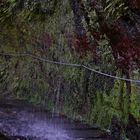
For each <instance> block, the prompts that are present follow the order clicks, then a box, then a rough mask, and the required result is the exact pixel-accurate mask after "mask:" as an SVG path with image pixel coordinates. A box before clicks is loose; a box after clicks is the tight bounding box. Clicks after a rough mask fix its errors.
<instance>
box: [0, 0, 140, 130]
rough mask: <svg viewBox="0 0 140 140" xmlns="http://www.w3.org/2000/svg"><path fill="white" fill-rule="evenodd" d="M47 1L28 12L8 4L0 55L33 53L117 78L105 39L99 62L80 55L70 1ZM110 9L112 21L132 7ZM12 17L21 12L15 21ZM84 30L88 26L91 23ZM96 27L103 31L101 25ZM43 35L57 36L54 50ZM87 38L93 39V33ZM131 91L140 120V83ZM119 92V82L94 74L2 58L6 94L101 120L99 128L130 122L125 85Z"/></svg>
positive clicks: (0, 83)
mask: <svg viewBox="0 0 140 140" xmlns="http://www.w3.org/2000/svg"><path fill="white" fill-rule="evenodd" d="M47 2H48V1H46V3H42V2H41V3H40V1H37V2H36V3H33V2H32V3H31V4H29V5H28V6H27V5H26V7H24V8H18V3H17V1H15V0H12V1H4V2H3V4H2V5H3V6H2V8H0V31H1V34H0V44H1V46H0V52H3V53H32V54H34V55H37V56H39V57H42V58H45V59H49V60H54V61H60V62H67V63H80V64H84V65H88V66H89V67H91V68H94V69H96V70H98V71H103V72H105V73H108V74H111V75H117V74H118V73H119V72H118V71H116V70H115V69H116V67H115V62H114V59H113V57H112V52H111V48H110V45H109V41H108V40H107V38H106V36H103V37H102V38H103V39H101V40H100V41H98V43H99V46H97V53H98V59H97V60H96V61H95V60H94V59H93V56H92V55H90V54H89V55H87V56H84V57H79V55H78V54H77V53H75V52H74V51H73V50H72V46H71V47H70V46H69V45H68V42H67V41H66V37H65V33H69V34H72V35H73V34H74V27H73V15H72V14H71V9H70V7H69V5H68V4H67V3H66V1H65V0H62V1H59V3H58V5H57V6H56V7H54V2H55V0H53V1H49V2H52V3H47ZM50 5H51V6H50ZM105 7H106V8H105V10H106V12H107V13H108V15H107V17H110V16H111V17H112V18H113V17H115V18H119V17H120V16H121V15H122V14H123V12H124V11H125V10H126V9H127V8H126V7H125V5H124V4H123V3H122V1H121V0H117V1H112V0H108V1H106V5H105ZM115 8H116V9H117V10H114V9H115ZM17 9H18V10H17ZM122 9H123V10H122ZM52 10H53V11H52ZM48 11H50V13H49V12H48ZM51 11H52V12H51ZM64 11H65V12H64ZM13 13H16V14H15V16H14V17H13ZM46 13H47V14H46ZM93 13H94V12H93V11H92V12H91V13H90V14H89V16H91V18H93V19H92V20H91V23H90V24H91V26H93V25H94V23H95V22H96V21H97V19H96V18H95V13H94V15H92V14H93ZM41 19H43V20H41ZM3 24H5V25H7V26H3ZM11 25H12V26H11ZM84 26H85V27H86V28H87V25H84ZM96 27H97V28H98V24H96ZM97 30H98V29H97ZM43 33H48V34H49V35H51V37H52V38H53V41H52V42H53V43H52V45H51V46H47V45H46V44H43V43H42V42H41V41H42V40H41V39H40V38H41V35H42V34H43ZM87 34H88V36H89V38H92V37H91V34H90V33H87ZM91 40H92V39H91ZM136 77H137V76H136ZM122 85H123V84H122ZM132 88H133V90H132V93H133V94H132V97H131V99H132V103H131V113H132V114H133V115H134V116H135V117H136V118H138V119H140V116H139V107H140V104H139V101H138V97H137V96H138V93H139V89H138V85H133V87H132ZM120 91H121V82H120V81H116V80H112V79H111V78H107V77H105V76H101V75H99V74H95V73H93V72H90V71H86V70H83V69H78V68H71V67H64V66H58V65H52V64H48V63H45V62H39V61H37V60H34V59H31V58H30V57H18V58H17V57H8V56H7V57H4V56H0V95H1V96H4V97H9V96H10V97H11V96H14V97H16V98H22V99H23V98H24V99H27V100H28V101H30V102H32V103H36V104H41V105H43V106H46V107H47V109H51V110H55V109H56V108H57V111H60V112H64V113H66V114H68V115H69V116H71V117H74V118H80V119H82V120H86V121H87V122H90V123H91V124H92V123H95V122H96V123H97V124H98V125H99V126H102V127H105V128H109V125H110V121H111V118H112V116H113V115H115V116H117V117H118V118H119V119H120V120H122V121H123V122H124V123H126V122H127V119H128V118H127V117H128V114H127V105H128V101H127V96H126V86H125V85H123V92H120ZM120 102H121V103H122V106H123V107H122V108H120ZM56 106H58V107H56ZM55 111H56V110H55Z"/></svg>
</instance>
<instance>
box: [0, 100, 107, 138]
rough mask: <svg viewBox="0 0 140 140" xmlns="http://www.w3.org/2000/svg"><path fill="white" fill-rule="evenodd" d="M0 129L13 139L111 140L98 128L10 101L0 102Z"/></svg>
mask: <svg viewBox="0 0 140 140" xmlns="http://www.w3.org/2000/svg"><path fill="white" fill-rule="evenodd" d="M0 132H4V133H6V135H9V136H13V140H14V136H23V137H26V138H27V139H26V140H109V138H107V136H106V134H105V133H104V132H102V131H100V130H99V129H97V128H95V127H89V126H88V125H87V124H83V123H81V122H78V121H72V120H70V119H68V118H66V117H64V116H60V115H57V114H52V113H50V112H48V111H41V110H40V109H38V108H35V107H32V106H31V105H29V104H25V103H21V102H19V101H11V100H10V101H9V100H2V101H1V102H0ZM15 140H17V138H15ZM18 140H20V139H18Z"/></svg>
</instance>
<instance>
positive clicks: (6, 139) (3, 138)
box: [0, 133, 38, 140]
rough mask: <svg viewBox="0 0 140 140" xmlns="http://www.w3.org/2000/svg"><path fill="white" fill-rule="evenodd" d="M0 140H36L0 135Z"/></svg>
mask: <svg viewBox="0 0 140 140" xmlns="http://www.w3.org/2000/svg"><path fill="white" fill-rule="evenodd" d="M0 140H38V139H37V138H35V137H22V136H6V134H2V133H0Z"/></svg>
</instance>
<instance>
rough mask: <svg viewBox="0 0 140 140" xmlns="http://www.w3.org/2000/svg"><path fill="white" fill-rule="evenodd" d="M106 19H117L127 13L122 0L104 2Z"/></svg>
mask: <svg viewBox="0 0 140 140" xmlns="http://www.w3.org/2000/svg"><path fill="white" fill-rule="evenodd" d="M105 3H106V4H105V5H106V6H105V11H106V17H107V18H110V17H111V18H112V19H118V18H119V17H121V16H123V15H126V14H128V13H129V11H128V7H127V6H126V4H125V2H124V1H123V0H115V1H114V0H106V1H105Z"/></svg>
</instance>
